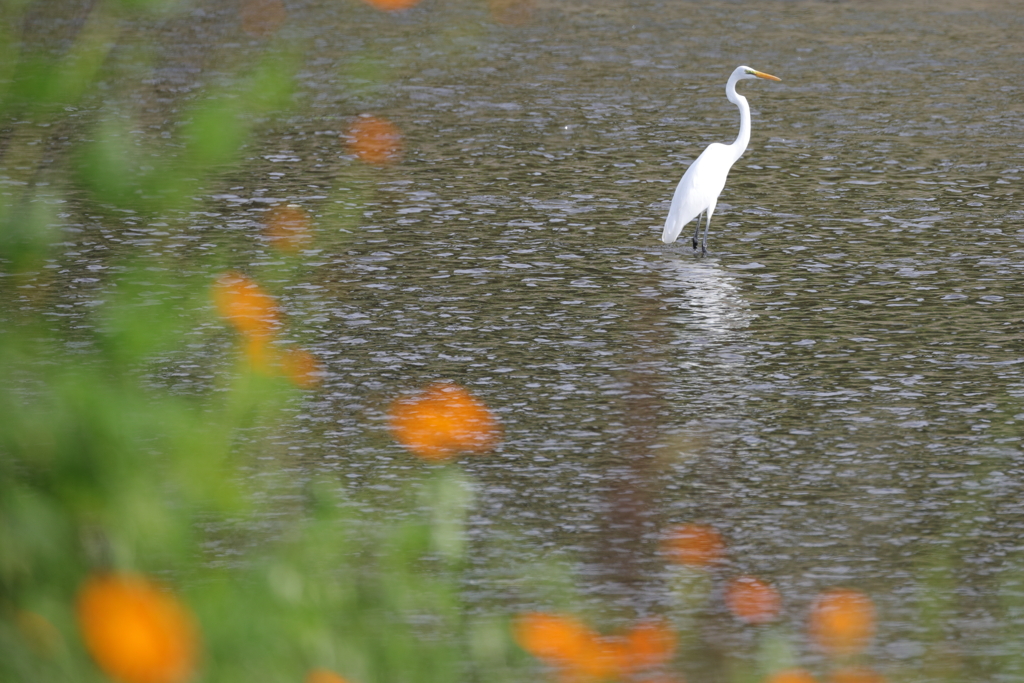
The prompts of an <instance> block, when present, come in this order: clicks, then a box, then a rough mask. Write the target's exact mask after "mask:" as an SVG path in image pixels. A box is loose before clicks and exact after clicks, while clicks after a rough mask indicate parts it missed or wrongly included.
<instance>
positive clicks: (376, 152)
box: [345, 114, 402, 166]
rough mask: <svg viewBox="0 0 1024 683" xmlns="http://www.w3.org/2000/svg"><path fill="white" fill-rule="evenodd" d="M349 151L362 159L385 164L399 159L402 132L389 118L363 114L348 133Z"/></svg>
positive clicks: (379, 164)
mask: <svg viewBox="0 0 1024 683" xmlns="http://www.w3.org/2000/svg"><path fill="white" fill-rule="evenodd" d="M345 138H346V140H347V142H348V148H349V151H350V152H351V153H352V154H355V155H356V156H357V157H359V159H360V160H361V161H364V162H366V163H368V164H373V165H374V166H385V165H387V164H390V163H392V162H394V161H396V160H397V159H398V156H399V155H400V154H401V152H402V134H401V132H399V130H398V128H397V127H396V126H395V124H393V123H391V122H390V121H388V120H387V119H384V118H378V117H376V116H370V115H368V114H363V115H362V116H360V117H359V118H358V119H357V120H356V121H355V123H353V124H352V125H351V126H350V127H349V129H348V133H346V135H345Z"/></svg>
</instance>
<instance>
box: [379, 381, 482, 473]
mask: <svg viewBox="0 0 1024 683" xmlns="http://www.w3.org/2000/svg"><path fill="white" fill-rule="evenodd" d="M389 425H390V427H391V433H392V435H393V436H394V437H395V440H396V441H398V443H400V444H402V445H403V446H405V447H406V448H407V449H409V450H410V451H412V452H413V454H414V455H417V456H419V457H421V458H423V459H424V460H446V459H448V458H451V457H452V456H454V455H456V454H458V453H460V452H468V453H476V454H483V453H487V452H488V451H490V450H492V449H493V448H494V447H495V446H496V445H497V443H498V439H499V437H500V433H501V430H500V427H499V426H498V421H497V419H496V418H495V417H494V415H493V414H492V413H491V411H490V410H488V409H487V406H485V405H484V404H483V403H481V402H480V401H478V400H477V399H475V398H474V397H473V396H472V395H471V394H470V393H469V392H468V391H466V390H465V389H463V388H462V387H460V386H459V385H457V384H452V383H451V382H436V383H434V384H431V385H430V386H429V387H427V388H426V389H425V390H424V391H423V392H422V393H420V394H417V395H415V396H408V397H403V398H400V399H398V400H397V401H395V402H394V403H393V404H392V405H391V409H390V411H389Z"/></svg>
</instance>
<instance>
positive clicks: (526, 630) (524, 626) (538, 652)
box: [515, 612, 594, 664]
mask: <svg viewBox="0 0 1024 683" xmlns="http://www.w3.org/2000/svg"><path fill="white" fill-rule="evenodd" d="M515 637H516V642H518V643H519V646H520V647H522V648H523V649H524V650H526V651H527V652H529V653H530V654H531V655H533V656H534V657H536V658H537V659H540V660H542V661H545V662H548V663H549V664H569V663H571V662H577V661H580V660H581V659H583V658H584V657H585V656H586V655H588V654H589V650H590V647H591V641H592V640H593V638H594V634H593V633H592V632H591V631H590V629H588V628H587V627H586V626H584V625H583V624H582V623H581V622H580V621H579V620H577V619H574V618H573V617H563V616H559V615H556V614H544V613H542V612H531V613H530V614H525V615H523V616H521V617H520V618H519V619H517V620H516V622H515Z"/></svg>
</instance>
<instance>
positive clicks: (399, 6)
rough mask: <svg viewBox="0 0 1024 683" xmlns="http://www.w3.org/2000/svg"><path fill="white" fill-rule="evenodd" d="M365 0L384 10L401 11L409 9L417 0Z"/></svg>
mask: <svg viewBox="0 0 1024 683" xmlns="http://www.w3.org/2000/svg"><path fill="white" fill-rule="evenodd" d="M366 2H368V3H369V4H371V5H373V6H374V7H376V8H377V9H379V10H381V11H384V12H401V11H402V10H406V9H409V8H410V7H412V6H413V5H415V4H416V3H417V2H419V0H366Z"/></svg>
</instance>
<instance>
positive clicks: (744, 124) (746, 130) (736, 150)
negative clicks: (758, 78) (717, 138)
mask: <svg viewBox="0 0 1024 683" xmlns="http://www.w3.org/2000/svg"><path fill="white" fill-rule="evenodd" d="M737 80H739V79H733V78H730V79H729V82H728V83H727V84H726V85H725V96H726V97H728V98H729V101H730V102H732V103H733V104H735V105H736V106H737V107H739V109H740V134H739V135H737V136H736V141H735V142H734V143H732V144H731V145H729V147H730V148H731V149H732V151H733V155H734V159H739V158H740V157H741V156H743V152H745V151H746V149H747V143H749V142H750V105H748V104H747V98H746V97H744V96H743V95H740V94H739V93H737V92H736V82H737Z"/></svg>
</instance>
